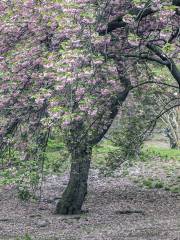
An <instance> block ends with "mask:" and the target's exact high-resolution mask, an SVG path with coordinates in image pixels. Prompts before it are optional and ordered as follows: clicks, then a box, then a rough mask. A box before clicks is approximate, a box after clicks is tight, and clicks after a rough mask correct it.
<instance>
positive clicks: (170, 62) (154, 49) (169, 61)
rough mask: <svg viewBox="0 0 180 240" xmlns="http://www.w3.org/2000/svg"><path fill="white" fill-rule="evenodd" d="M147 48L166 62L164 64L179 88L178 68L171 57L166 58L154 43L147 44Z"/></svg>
mask: <svg viewBox="0 0 180 240" xmlns="http://www.w3.org/2000/svg"><path fill="white" fill-rule="evenodd" d="M147 48H148V49H149V50H151V51H152V52H153V53H154V54H155V55H157V56H158V57H159V58H160V59H161V60H162V61H164V62H167V63H166V64H165V65H166V66H167V68H168V69H169V71H170V73H171V74H172V76H173V77H174V79H175V80H176V81H177V83H178V85H179V89H180V70H179V69H178V67H177V65H176V63H175V62H174V61H173V59H172V58H168V57H167V56H166V55H165V54H164V53H163V51H162V49H160V48H159V47H157V46H156V45H154V44H150V43H148V44H147Z"/></svg>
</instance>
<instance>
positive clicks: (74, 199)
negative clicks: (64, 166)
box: [56, 147, 92, 214]
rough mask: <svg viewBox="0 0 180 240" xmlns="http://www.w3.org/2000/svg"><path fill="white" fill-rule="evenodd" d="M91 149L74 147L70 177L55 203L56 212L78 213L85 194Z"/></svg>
mask: <svg viewBox="0 0 180 240" xmlns="http://www.w3.org/2000/svg"><path fill="white" fill-rule="evenodd" d="M91 153H92V151H91V149H89V148H84V147H83V148H82V149H81V148H79V149H75V150H74V151H73V152H72V154H71V156H72V163H71V172H70V179H69V183H68V186H67V188H66V189H65V191H64V193H63V195H62V198H61V199H60V201H59V202H58V204H57V207H56V213H57V214H79V213H81V207H82V205H83V202H84V200H85V196H86V194H87V180H88V173H89V168H90V162H91Z"/></svg>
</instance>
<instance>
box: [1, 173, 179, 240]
mask: <svg viewBox="0 0 180 240" xmlns="http://www.w3.org/2000/svg"><path fill="white" fill-rule="evenodd" d="M67 181H68V174H65V175H64V176H62V177H60V176H52V177H48V178H47V179H46V181H45V183H44V186H43V197H44V198H43V201H42V202H41V203H40V204H37V203H22V202H21V201H20V200H18V199H17V197H16V196H15V190H14V191H12V190H11V191H10V190H6V189H1V191H0V239H1V240H5V239H9V240H11V239H17V237H21V236H24V235H25V234H26V233H28V234H29V235H30V236H31V237H32V239H37V240H40V239H43V240H46V239H48V240H50V239H52V240H55V239H56V240H180V195H179V194H174V193H170V192H167V191H163V190H152V189H150V190H147V189H142V188H140V187H138V186H137V185H135V183H132V182H131V181H130V180H129V179H127V178H126V177H123V178H111V177H106V178H105V177H101V176H99V175H98V173H97V171H96V170H92V171H91V174H90V178H89V194H88V196H87V200H86V202H85V204H84V209H85V210H88V211H89V212H87V213H84V214H82V215H76V216H58V215H55V214H54V209H55V204H56V197H59V196H60V195H61V193H62V191H63V189H64V188H65V186H66V184H67Z"/></svg>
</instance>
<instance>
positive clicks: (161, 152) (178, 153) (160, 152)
mask: <svg viewBox="0 0 180 240" xmlns="http://www.w3.org/2000/svg"><path fill="white" fill-rule="evenodd" d="M144 151H146V152H147V153H149V154H150V155H154V156H156V157H160V158H162V159H174V160H178V161H180V150H178V149H167V148H162V147H154V146H153V147H152V146H146V147H145V148H144Z"/></svg>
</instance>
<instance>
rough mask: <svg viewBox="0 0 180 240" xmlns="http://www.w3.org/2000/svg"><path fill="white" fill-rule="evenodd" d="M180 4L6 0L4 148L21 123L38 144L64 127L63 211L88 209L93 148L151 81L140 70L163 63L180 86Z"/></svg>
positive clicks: (0, 140)
mask: <svg viewBox="0 0 180 240" xmlns="http://www.w3.org/2000/svg"><path fill="white" fill-rule="evenodd" d="M178 6H179V2H178V1H173V2H171V1H159V0H156V1H153V2H152V1H148V2H147V3H146V2H145V1H139V0H138V1H137V0H135V1H129V0H123V1H108V0H106V1H103V0H102V1H91V0H84V1H83V0H72V1H69V0H63V1H55V0H54V1H49V0H24V1H22V0H16V1H13V0H12V1H6V0H4V1H1V3H0V20H1V23H2V24H1V27H0V71H1V73H0V74H1V75H0V78H1V82H0V85H1V93H0V112H1V115H2V116H3V119H4V121H3V124H2V127H1V130H0V146H1V149H2V151H3V149H5V148H6V138H8V136H9V135H12V134H15V133H16V132H17V130H18V129H19V128H20V126H25V125H26V126H27V129H28V131H27V133H28V135H29V136H31V138H32V139H35V140H34V141H35V142H36V143H37V144H38V143H39V141H38V137H39V136H38V135H39V133H40V132H43V133H45V135H47V132H48V130H49V129H50V128H51V127H52V126H58V127H59V128H60V129H61V131H62V134H63V136H64V141H65V143H66V145H67V148H68V150H69V152H70V154H71V173H70V180H69V183H68V186H67V188H66V190H65V192H64V193H63V196H62V198H61V200H60V201H59V203H58V204H57V209H56V212H57V213H61V214H76V213H79V212H80V211H81V207H82V204H83V202H84V199H85V196H86V193H87V180H88V172H89V168H90V162H91V154H92V148H93V146H94V145H96V144H97V143H98V142H99V141H100V140H101V139H102V138H103V137H104V135H105V134H106V132H107V131H108V129H109V128H110V126H111V124H112V122H113V119H114V118H115V116H116V115H117V113H118V110H119V107H120V106H121V105H122V103H123V102H124V101H125V99H126V97H127V96H128V93H129V91H130V90H132V89H133V88H134V87H135V86H136V87H137V85H138V84H141V85H143V84H147V83H148V82H142V81H141V79H140V77H139V76H138V74H137V71H136V70H137V68H139V67H140V66H141V67H143V66H146V62H147V61H150V62H153V63H156V64H161V65H163V66H165V67H167V68H168V69H169V71H170V72H171V74H172V76H173V77H174V79H175V83H177V84H173V86H172V87H174V89H178V88H179V86H177V85H178V84H180V72H179V69H178V67H177V57H178V37H179V28H178V27H179V24H178V21H179V9H178ZM149 83H152V82H149ZM153 83H154V82H153ZM155 83H156V84H163V83H162V82H160V81H159V80H157V82H155ZM164 84H167V83H164ZM171 85H172V84H169V86H171ZM144 86H145V85H144ZM20 142H21V141H20ZM24 146H25V149H23V151H22V152H23V154H24V152H26V151H25V150H26V146H27V145H26V144H24ZM33 154H36V152H33Z"/></svg>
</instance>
